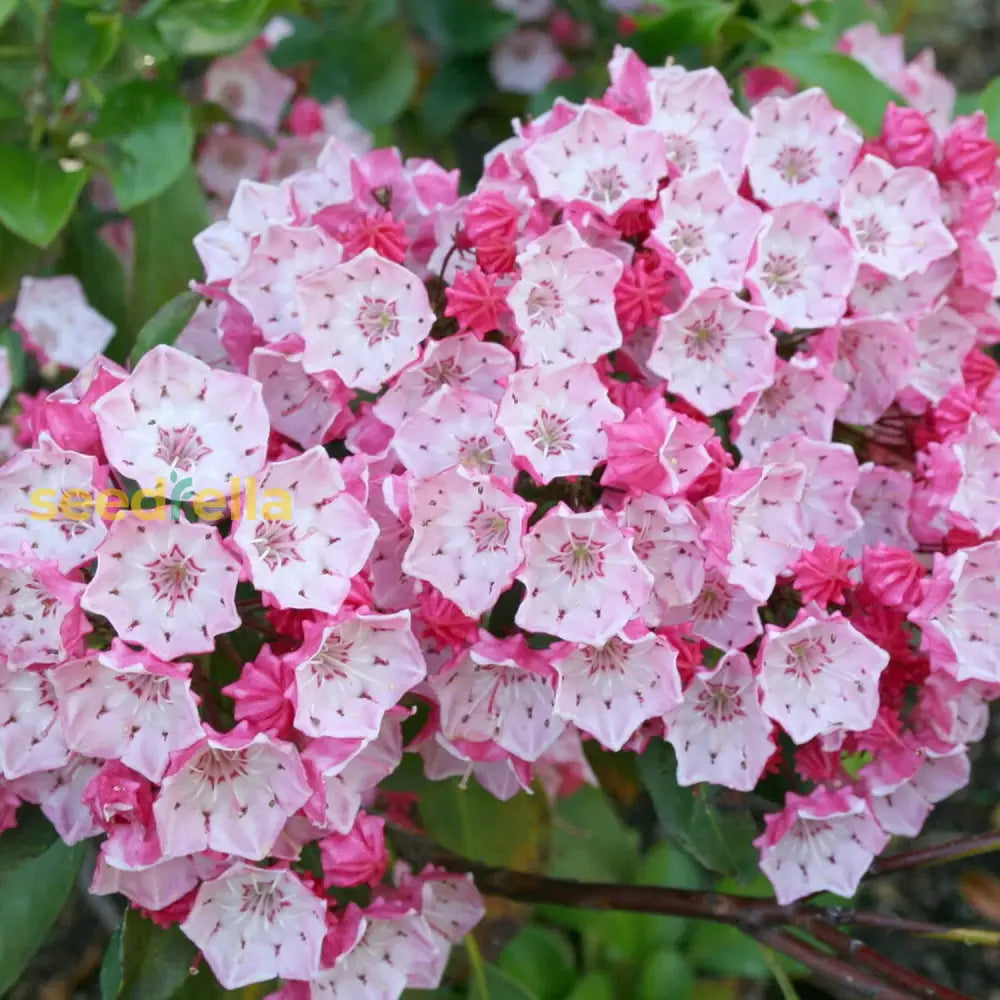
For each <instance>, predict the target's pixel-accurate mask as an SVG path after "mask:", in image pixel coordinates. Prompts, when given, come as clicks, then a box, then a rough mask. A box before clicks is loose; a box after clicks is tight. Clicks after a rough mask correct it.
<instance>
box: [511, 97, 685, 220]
mask: <svg viewBox="0 0 1000 1000" xmlns="http://www.w3.org/2000/svg"><path fill="white" fill-rule="evenodd" d="M524 162H525V165H526V166H527V168H528V172H529V174H530V175H531V177H532V179H533V180H534V182H535V186H536V187H537V189H538V193H539V195H541V197H542V198H546V199H548V200H550V201H552V202H554V203H555V204H557V205H568V204H572V203H573V202H580V203H582V204H583V205H584V206H585V207H587V208H591V209H595V210H596V211H598V212H601V213H603V214H604V215H605V216H607V217H608V218H610V217H612V216H614V215H615V213H616V212H618V211H619V210H620V209H622V208H624V207H625V206H626V205H627V204H629V203H630V202H633V201H649V200H651V199H652V198H655V197H656V191H657V184H658V182H659V180H660V178H661V177H664V176H665V175H666V173H667V156H666V149H665V145H664V139H663V136H662V135H661V134H660V133H659V132H658V131H657V130H656V129H652V128H645V127H642V126H639V125H633V124H632V123H631V122H628V121H626V120H625V119H624V118H621V117H619V116H618V115H617V114H615V113H614V112H613V111H609V110H608V109H606V108H600V107H597V106H596V105H590V104H588V105H585V106H584V107H582V108H581V109H580V110H579V111H578V112H577V114H576V115H575V116H574V117H573V118H572V119H571V120H570V121H569V122H567V123H566V124H565V125H563V126H562V128H559V129H557V130H556V131H554V132H551V133H549V134H548V135H545V136H542V137H541V138H539V139H536V140H535V141H534V142H533V143H531V145H530V146H529V147H528V148H527V149H526V150H525V153H524Z"/></svg>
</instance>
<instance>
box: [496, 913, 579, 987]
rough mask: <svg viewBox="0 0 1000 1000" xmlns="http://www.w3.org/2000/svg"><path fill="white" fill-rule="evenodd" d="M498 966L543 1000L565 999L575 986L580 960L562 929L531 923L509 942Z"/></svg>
mask: <svg viewBox="0 0 1000 1000" xmlns="http://www.w3.org/2000/svg"><path fill="white" fill-rule="evenodd" d="M497 965H499V967H500V968H501V969H502V970H503V971H504V972H506V973H507V975H509V976H510V977H511V978H512V979H515V980H517V982H519V983H520V984H521V985H522V986H524V987H525V988H526V989H530V990H533V991H534V993H535V994H536V995H537V996H538V998H539V1000H561V998H562V997H563V996H564V995H565V994H566V993H567V992H568V991H569V989H570V988H571V987H572V986H573V980H574V978H575V975H576V968H575V967H576V960H575V956H574V954H573V948H572V946H571V945H570V943H569V941H568V940H567V939H566V938H565V937H564V936H563V935H562V934H560V933H559V932H558V931H554V930H552V929H551V928H548V927H542V926H540V925H538V924H527V925H526V926H525V927H522V928H521V930H520V931H519V932H518V933H517V935H516V936H515V937H514V938H513V940H511V941H510V942H508V944H507V946H506V947H505V948H504V950H503V951H502V952H501V953H500V958H499V959H498V960H497Z"/></svg>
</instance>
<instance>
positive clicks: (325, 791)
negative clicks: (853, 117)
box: [0, 39, 1000, 1000]
mask: <svg viewBox="0 0 1000 1000" xmlns="http://www.w3.org/2000/svg"><path fill="white" fill-rule="evenodd" d="M856 42H857V39H856ZM859 44H860V43H859ZM251 55H252V54H251ZM250 59H251V56H246V57H244V60H245V61H247V62H249V61H250ZM258 69H259V67H258ZM610 74H611V84H610V87H609V88H608V90H607V92H606V93H605V94H604V96H603V97H602V98H601V99H599V100H596V101H593V102H590V103H587V104H586V105H582V106H580V105H575V104H572V103H568V102H566V101H564V100H559V101H557V102H556V104H555V106H554V107H553V108H552V110H551V111H549V112H548V113H547V114H544V115H542V116H541V117H539V118H537V119H535V120H532V121H530V122H516V123H515V126H514V132H513V135H512V137H511V138H510V139H508V140H507V141H505V142H504V143H503V144H502V145H500V146H499V147H497V148H496V149H494V150H493V151H492V152H491V153H490V154H489V155H488V156H487V158H486V163H485V171H484V175H483V177H482V179H481V180H480V182H479V183H478V185H477V186H476V187H475V189H474V190H473V191H472V192H471V193H470V194H468V195H460V194H459V190H458V177H457V173H456V172H450V171H447V170H445V169H443V168H442V167H440V166H439V165H437V164H436V163H434V162H430V161H428V160H421V159H409V160H404V159H403V158H402V157H401V156H400V154H399V153H398V152H397V151H396V150H394V149H376V150H371V151H365V150H364V149H357V148H352V147H351V146H350V145H349V144H348V143H347V142H345V141H344V140H342V139H338V138H331V139H329V140H328V141H326V142H325V144H323V145H322V147H321V148H320V149H319V150H318V155H317V156H316V157H315V159H312V160H310V162H309V163H308V164H307V165H304V166H302V167H301V168H300V169H296V170H293V171H291V172H289V173H288V175H287V176H285V177H284V178H283V179H281V180H280V181H275V182H273V183H266V182H262V181H256V180H246V179H244V180H242V181H241V182H240V183H239V184H238V185H237V186H236V188H235V193H234V196H233V198H232V200H231V204H230V205H229V208H228V211H227V212H226V214H225V216H224V217H223V218H220V219H219V221H216V222H215V223H213V224H212V225H211V226H209V228H207V229H206V230H205V231H204V232H202V233H201V234H200V235H199V236H198V237H197V239H196V241H195V246H196V249H197V252H198V254H199V255H200V258H201V260H202V262H203V265H204V271H205V275H204V278H203V280H201V281H200V282H198V283H197V284H196V288H197V290H198V291H199V292H200V293H201V295H202V296H203V297H204V301H203V303H202V304H201V306H200V307H199V309H198V312H197V313H196V315H195V316H194V318H193V319H192V320H191V322H190V323H189V324H188V325H187V326H186V327H185V328H184V329H183V331H182V332H181V333H180V336H179V337H178V339H177V340H176V342H175V343H174V344H173V345H171V346H167V345H160V346H157V347H155V348H154V349H153V350H151V351H149V352H148V353H147V354H146V355H145V356H144V357H142V359H141V360H139V361H138V363H136V364H135V365H134V366H133V367H132V368H131V370H126V369H124V368H122V367H120V366H118V365H116V364H114V363H112V362H111V361H109V360H107V359H105V358H104V357H102V356H101V355H100V354H96V355H95V356H93V357H89V356H88V358H87V359H84V358H83V357H82V353H84V352H90V353H93V352H98V351H100V350H101V349H102V348H103V347H104V346H105V345H106V343H107V342H108V339H109V337H110V333H111V331H110V328H109V325H108V324H107V323H106V322H105V321H103V320H102V318H101V317H100V316H98V315H97V314H96V313H94V312H93V310H91V309H90V307H89V306H87V305H86V303H85V302H84V301H83V300H82V298H81V294H80V290H79V288H78V287H76V286H74V285H73V284H72V283H71V282H67V281H62V283H61V284H57V283H53V284H51V285H50V286H48V289H47V290H46V291H44V294H43V283H44V282H46V281H49V282H56V281H57V280H58V279H38V280H29V281H26V282H25V285H24V288H23V290H22V295H21V301H20V302H19V304H18V309H17V312H16V313H15V323H16V324H17V325H18V326H19V327H20V328H21V329H22V332H23V334H24V337H25V340H26V342H27V344H28V346H29V348H30V349H32V350H34V351H35V352H36V353H38V354H39V356H40V357H43V358H44V359H46V360H51V361H54V362H58V363H60V364H62V365H65V366H71V367H73V368H77V367H78V369H79V370H78V372H77V373H76V374H75V375H74V376H73V377H72V379H71V380H70V381H68V382H67V383H66V384H65V385H63V386H62V387H61V388H59V389H57V390H55V391H52V392H45V391H43V392H40V393H38V394H37V395H35V396H32V397H27V396H24V397H22V399H21V411H20V415H19V417H18V422H17V427H16V435H15V436H14V437H12V438H11V441H10V443H9V446H5V448H6V450H9V451H12V452H13V454H12V455H11V457H10V458H9V460H8V461H7V462H6V464H5V465H3V467H2V468H0V601H2V607H3V613H2V615H0V637H2V643H0V651H2V666H0V829H2V828H6V827H9V826H13V825H14V824H15V823H16V821H17V816H16V813H17V809H18V807H19V804H20V803H22V802H26V803H36V804H38V805H40V807H41V809H42V810H43V811H44V813H45V814H46V815H47V816H48V817H49V819H50V820H51V821H52V823H53V824H54V825H55V827H56V828H57V830H58V831H59V833H60V835H61V836H62V837H63V838H64V839H65V840H66V841H68V842H71V843H72V842H76V841H79V840H81V839H83V838H87V837H92V836H96V835H100V836H101V837H102V839H101V841H100V853H99V858H98V863H97V867H96V871H95V872H94V876H93V886H92V889H93V891H94V892H95V893H113V892H114V893H122V894H124V896H125V897H127V898H128V899H129V900H130V901H131V903H132V904H133V905H134V906H136V907H138V908H141V909H142V910H143V911H145V912H147V913H148V914H149V915H151V916H152V917H153V918H154V919H155V920H156V921H158V922H160V923H162V924H179V925H180V928H181V930H182V931H183V932H184V934H186V935H187V936H188V937H189V938H190V939H191V940H192V941H193V942H194V943H195V944H196V945H197V947H198V948H199V949H200V950H201V952H202V953H203V955H204V958H205V961H206V962H207V963H208V965H209V966H210V967H211V969H212V971H213V972H214V973H215V975H216V976H217V977H218V979H219V981H220V982H221V983H222V984H223V986H225V987H227V988H238V987H241V986H243V985H245V984H250V983H254V982H265V981H269V980H272V979H275V978H277V979H280V980H281V985H280V987H279V989H278V992H277V993H275V994H273V995H272V997H273V1000H324V998H337V997H340V998H351V1000H365V998H372V1000H375V998H378V1000H394V998H397V997H399V996H400V994H401V993H402V991H403V990H404V989H405V988H407V987H417V988H427V987H433V986H435V985H436V984H437V983H438V982H439V981H440V978H441V976H442V972H443V969H444V966H445V962H446V961H447V957H448V953H449V949H450V947H451V945H452V944H453V943H454V942H456V941H458V940H460V939H461V938H462V936H463V935H464V934H466V933H467V932H468V930H469V929H470V928H471V927H473V926H474V925H475V924H476V923H477V921H478V920H479V919H480V917H481V916H482V913H483V905H482V901H481V899H480V897H479V894H478V892H477V890H476V888H475V886H474V884H473V881H472V880H471V878H470V877H468V876H459V875H453V874H448V873H447V872H444V871H442V870H440V869H436V868H432V867H431V868H427V869H425V870H422V871H416V870H411V869H409V868H408V867H407V866H406V865H405V864H404V863H402V862H399V861H396V863H395V864H394V865H390V855H389V852H388V850H387V844H386V833H387V824H388V823H402V824H404V825H406V824H407V823H410V824H412V823H414V822H415V819H414V813H413V811H412V806H413V803H412V798H411V797H409V796H408V795H407V794H406V793H405V792H400V791H399V790H398V789H399V785H393V784H391V783H390V784H388V785H386V784H384V783H385V782H386V779H388V778H390V776H392V775H393V774H394V772H396V771H397V769H398V768H400V766H401V763H402V761H403V760H404V758H408V759H409V760H410V762H411V763H413V764H415V765H417V766H418V767H422V769H423V773H424V775H425V777H426V778H427V779H429V780H434V781H436V780H443V779H447V778H450V777H453V776H461V777H462V779H463V782H471V781H475V782H478V783H479V784H480V785H481V786H483V788H485V789H486V790H487V791H488V792H489V793H491V794H492V795H493V796H495V797H496V798H497V799H501V800H506V799H509V798H511V797H513V796H514V795H517V794H519V793H533V794H549V795H559V794H565V793H566V791H567V790H569V789H573V788H575V787H578V786H579V785H580V784H581V783H583V782H587V781H592V780H593V776H592V774H591V771H590V768H589V767H588V765H587V761H586V758H585V756H584V753H583V747H584V744H586V743H588V742H593V743H595V744H599V745H600V746H601V747H603V748H606V749H607V750H611V751H619V750H625V751H626V752H632V753H642V752H643V750H644V749H645V748H646V747H648V746H649V745H650V744H653V743H662V741H668V742H669V744H671V745H672V747H673V751H674V752H675V756H676V761H677V780H678V781H679V782H680V783H681V784H683V785H697V784H700V783H704V782H708V783H711V784H714V785H719V786H724V787H726V788H729V789H733V790H736V791H738V792H751V791H753V790H755V789H757V790H758V791H757V796H756V798H755V801H757V802H760V801H765V802H771V803H772V805H771V807H770V810H769V811H768V810H765V812H766V813H767V814H766V815H763V817H762V818H760V822H759V834H760V835H759V839H758V840H757V841H756V844H757V846H758V848H759V850H760V865H761V868H762V870H763V871H764V872H765V873H766V875H767V877H768V878H769V879H770V880H771V882H772V883H773V886H774V891H775V894H776V896H777V898H778V900H780V901H781V902H790V901H793V900H796V899H799V898H802V897H804V896H807V895H808V894H811V893H815V892H819V891H823V890H831V891H833V892H836V893H839V894H842V895H847V896H849V895H851V894H852V893H853V892H854V890H855V889H856V887H857V884H858V882H859V880H860V878H861V877H862V875H863V874H864V873H865V871H866V870H867V869H868V867H869V865H870V864H871V862H872V860H873V859H874V858H875V857H876V856H877V855H878V854H879V853H880V852H881V851H882V850H883V849H884V848H885V847H886V845H887V843H888V841H889V839H890V837H892V836H895V835H906V836H912V835H914V834H916V833H917V832H918V831H919V830H920V829H921V826H922V824H923V823H924V820H925V819H926V818H927V816H928V814H929V813H930V811H931V810H932V808H933V807H934V804H935V803H936V802H938V801H939V800H941V799H943V798H945V797H947V796H948V795H950V794H951V793H952V792H954V791H955V790H956V789H958V788H960V787H961V786H963V785H964V784H965V783H966V781H967V779H968V776H969V759H968V756H967V748H968V746H969V745H970V744H972V743H974V742H976V741H977V740H979V739H981V738H982V736H983V734H984V729H985V724H986V713H987V706H988V703H989V702H990V701H991V700H992V699H994V698H996V697H998V696H1000V586H998V582H997V581H998V579H1000V370H998V366H997V364H996V363H995V362H994V361H993V360H992V359H991V357H990V356H989V354H988V353H987V351H986V348H989V347H990V346H992V345H994V344H996V343H998V342H1000V311H998V309H997V306H996V304H995V299H996V297H997V296H998V295H1000V171H998V170H997V167H996V162H997V155H998V150H997V148H996V146H995V145H994V144H993V143H992V142H991V141H990V140H989V138H988V137H987V135H986V130H985V120H984V118H983V116H982V115H981V114H977V115H974V116H972V117H967V118H957V119H955V120H950V116H949V114H948V113H947V111H944V112H940V113H938V112H935V113H931V112H930V111H927V113H925V112H924V111H921V110H917V108H916V107H915V106H911V107H907V108H900V107H895V106H890V108H889V111H888V113H887V115H886V118H885V124H884V130H883V133H882V134H881V135H880V136H878V137H876V138H874V139H871V140H868V141H866V140H865V139H864V138H863V136H862V135H861V134H860V133H859V131H858V130H857V129H856V128H855V127H854V126H853V125H852V124H851V122H850V121H848V120H847V119H846V118H845V116H844V115H843V114H842V113H840V112H839V111H837V110H835V108H834V107H833V106H832V105H831V103H830V101H829V100H828V99H827V97H826V95H825V94H824V93H823V92H822V91H820V90H817V89H809V90H805V91H802V92H799V93H794V94H792V95H791V96H787V95H784V94H782V95H778V94H770V95H767V96H764V97H762V98H761V99H760V100H759V101H758V102H757V103H756V104H754V105H753V106H752V108H751V109H750V110H749V112H748V113H744V112H743V111H741V110H740V109H739V108H738V107H737V105H736V104H735V103H734V100H733V98H732V96H731V94H730V91H729V88H728V86H727V84H726V82H725V81H724V79H723V77H722V76H721V75H720V74H719V73H718V72H717V71H716V70H715V69H711V68H708V69H699V70H694V71H689V70H686V69H683V68H681V67H680V66H678V65H667V66H664V67H659V68H653V67H649V66H647V65H645V64H644V63H643V62H642V61H641V60H640V59H639V58H638V57H637V56H636V55H635V54H634V53H633V52H631V51H628V50H625V49H619V50H617V51H616V53H615V55H614V58H613V60H612V62H611V65H610ZM246 80H247V75H246V66H242V64H241V65H236V66H228V67H225V66H224V67H218V66H217V67H216V68H215V70H214V71H213V73H212V74H210V80H209V85H210V89H211V92H212V93H213V94H215V93H218V94H219V95H221V98H220V99H222V98H224V99H226V100H229V101H230V103H233V102H237V99H238V103H239V104H240V107H241V108H242V109H243V110H244V112H245V111H246V106H247V104H248V102H251V101H256V102H257V104H256V105H255V106H254V109H252V110H253V117H254V118H255V120H259V121H260V123H261V126H262V127H265V128H272V127H273V114H274V109H273V108H272V107H271V105H272V104H273V103H274V102H276V101H278V98H279V96H280V95H279V94H277V93H275V92H274V91H273V90H272V89H270V88H269V86H268V83H267V80H266V79H263V78H262V79H261V81H260V85H259V87H258V88H257V89H256V90H254V89H253V88H249V89H248V87H247V85H246ZM241 88H242V89H241ZM237 91H239V92H238V93H237ZM924 96H925V97H926V96H927V95H926V94H925V95H924ZM278 103H280V101H278ZM922 106H923V107H925V108H927V102H926V101H925V102H924V105H922ZM308 110H311V111H316V109H314V108H313V109H308ZM317 113H318V112H317ZM302 114H303V115H305V111H303V112H302ZM310 120H311V119H310ZM303 127H304V126H303ZM230 138H233V137H230ZM220 141H221V140H220ZM227 141H228V140H227ZM202 167H203V169H205V161H204V160H203V163H202ZM158 478H160V479H166V480H169V481H170V482H171V483H176V484H178V486H179V487H183V490H180V491H175V492H174V494H173V495H172V496H171V497H170V498H169V506H170V513H169V515H168V516H162V515H163V511H162V509H159V508H152V507H149V506H148V505H147V506H145V507H144V506H142V505H133V506H131V507H129V506H127V505H126V506H125V507H124V508H123V509H122V510H120V511H119V512H118V513H117V515H116V516H114V517H112V518H110V519H108V518H102V517H100V516H98V513H97V512H96V511H95V510H94V509H93V506H92V505H91V506H88V505H87V503H86V502H85V501H81V500H80V495H81V494H80V491H83V494H82V495H83V496H84V497H85V496H86V495H93V494H95V493H97V492H98V491H101V490H106V489H118V490H120V491H122V493H123V494H126V495H128V496H130V495H131V494H132V493H134V492H135V491H136V490H140V489H145V490H149V489H152V488H153V487H154V486H155V484H156V480H157V479H158ZM251 479H252V480H253V481H254V482H255V483H256V485H257V487H259V488H261V489H263V488H265V487H273V488H276V489H280V490H281V491H283V492H284V494H285V495H287V497H288V498H289V504H288V509H287V511H286V513H285V516H283V517H280V518H271V519H255V518H254V517H252V516H251V514H250V513H249V507H248V506H243V507H240V506H239V505H237V506H236V507H235V508H233V509H230V510H228V511H227V513H226V516H225V517H223V518H221V519H220V518H216V519H215V520H211V521H209V520H206V519H204V518H199V517H198V516H197V515H196V513H195V512H194V510H193V509H192V505H191V504H190V503H188V502H186V499H185V498H186V497H187V496H189V495H190V494H189V493H185V492H184V490H188V491H192V492H193V491H204V490H217V491H219V494H220V495H224V496H227V497H228V496H229V495H230V493H231V491H232V490H233V484H234V482H235V483H237V484H239V488H240V489H242V490H247V489H249V488H250V487H249V486H248V485H247V484H248V483H249V481H250V480H251ZM38 488H46V489H50V490H54V491H56V493H57V494H58V495H60V496H61V497H62V499H63V502H62V503H60V505H59V515H58V516H57V517H55V518H52V517H49V518H48V519H38V518H37V517H35V516H33V515H34V514H36V513H37V512H36V511H34V510H33V509H32V507H31V504H30V501H29V497H30V495H31V492H32V491H33V490H35V489H38ZM793 774H794V776H795V777H794V780H789V776H790V775H793ZM536 779H538V781H539V782H540V783H541V784H538V783H537V782H536ZM762 784H766V785H767V788H766V789H764V790H761V788H760V786H761V785H762ZM789 785H790V786H792V787H791V788H789V789H788V791H787V794H785V792H783V791H782V789H783V788H787V787H788V786H789ZM543 786H544V790H542V788H543ZM317 848H318V849H317ZM348 900H350V901H348Z"/></svg>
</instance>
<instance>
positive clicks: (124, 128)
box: [94, 80, 194, 211]
mask: <svg viewBox="0 0 1000 1000" xmlns="http://www.w3.org/2000/svg"><path fill="white" fill-rule="evenodd" d="M94 138H95V139H104V140H108V142H109V148H108V158H109V160H110V161H111V170H110V179H111V186H112V188H113V189H114V192H115V196H116V197H117V199H118V204H119V205H120V206H121V208H122V209H124V210H125V211H128V210H129V209H131V208H134V207H135V206H136V205H141V204H142V203H143V202H146V201H149V200H150V198H155V197H156V196H157V195H159V194H162V193H163V192H164V191H165V190H166V189H167V188H168V187H169V186H170V185H171V184H173V183H174V181H176V180H177V178H178V177H180V175H181V174H182V173H183V172H184V169H185V168H186V167H187V166H188V165H189V164H190V162H191V154H192V151H193V149H194V126H193V124H192V122H191V109H190V107H189V106H188V104H187V102H186V101H184V100H183V98H181V97H180V96H179V95H178V94H176V93H174V91H173V90H172V89H171V88H170V87H168V86H166V85H165V84H161V83H156V82H154V81H150V80H133V81H132V82H130V83H126V84H123V85H122V86H120V87H116V88H115V89H114V90H112V91H111V93H110V94H108V99H107V101H106V102H105V104H104V107H102V108H101V112H100V115H99V117H98V120H97V125H96V126H95V128H94Z"/></svg>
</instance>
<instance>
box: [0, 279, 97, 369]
mask: <svg viewBox="0 0 1000 1000" xmlns="http://www.w3.org/2000/svg"><path fill="white" fill-rule="evenodd" d="M12 322H13V325H14V328H15V329H16V330H18V331H19V332H20V333H22V334H23V336H24V337H25V340H26V342H27V345H28V346H30V347H32V348H34V350H36V351H37V352H39V354H40V355H41V357H42V359H43V360H45V361H53V362H55V363H56V364H57V365H64V366H65V367H67V368H82V367H83V366H84V365H85V364H86V363H87V362H88V361H90V359H91V358H93V357H94V355H95V354H100V353H101V351H103V350H104V349H105V348H106V347H107V346H108V344H109V343H110V342H111V338H112V337H113V336H114V334H115V325H114V323H112V322H111V321H110V320H107V319H105V318H104V317H103V316H102V315H101V314H100V313H99V312H98V311H97V310H96V309H94V308H92V307H91V306H90V305H88V304H87V297H86V295H85V294H84V291H83V286H82V285H81V284H80V281H79V279H78V278H76V277H74V276H73V275H71V274H60V275H57V276H56V277H53V278H31V277H25V278H22V279H21V287H20V289H19V291H18V293H17V303H16V304H15V306H14V315H13V317H12Z"/></svg>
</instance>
